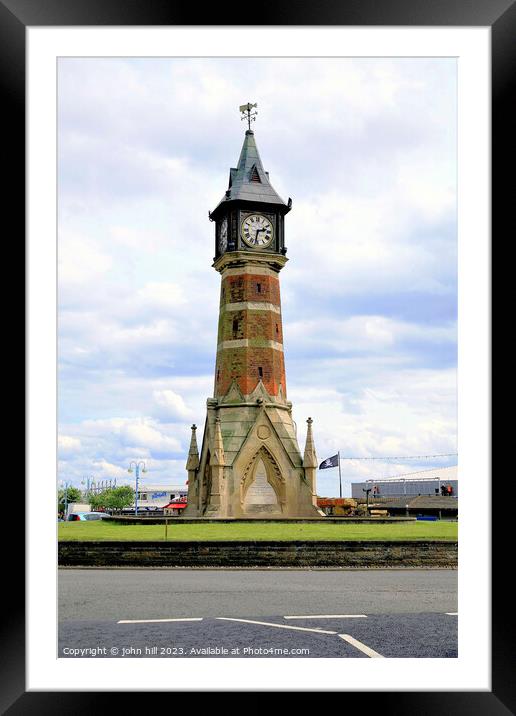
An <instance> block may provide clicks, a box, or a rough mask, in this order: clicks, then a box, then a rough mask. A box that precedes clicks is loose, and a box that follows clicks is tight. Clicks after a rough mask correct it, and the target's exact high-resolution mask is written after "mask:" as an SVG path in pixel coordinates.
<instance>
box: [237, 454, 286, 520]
mask: <svg viewBox="0 0 516 716" xmlns="http://www.w3.org/2000/svg"><path fill="white" fill-rule="evenodd" d="M262 466H263V467H262ZM262 470H263V471H264V472H265V479H266V482H267V484H268V485H269V486H270V488H272V492H273V494H274V502H268V503H267V502H265V503H263V504H264V505H266V506H267V509H268V510H270V509H271V506H274V505H276V506H277V511H278V512H281V511H283V507H284V505H285V503H286V484H285V479H284V477H283V475H282V474H281V470H280V467H279V465H278V463H277V461H276V459H275V457H274V456H273V454H272V453H271V452H270V450H269V449H268V448H267V447H266V446H265V445H262V446H261V447H260V449H259V450H257V451H256V452H255V454H254V455H253V457H252V458H251V460H250V461H249V463H248V465H247V467H246V469H245V470H244V474H243V475H242V478H241V480H240V503H241V505H242V508H243V509H244V511H246V509H245V508H246V505H247V506H248V499H247V498H248V497H249V495H250V493H249V489H250V488H251V487H252V486H253V485H256V483H257V480H263V473H262V472H261V471H262ZM264 487H265V493H266V489H267V486H266V485H264ZM256 509H258V506H257V507H256Z"/></svg>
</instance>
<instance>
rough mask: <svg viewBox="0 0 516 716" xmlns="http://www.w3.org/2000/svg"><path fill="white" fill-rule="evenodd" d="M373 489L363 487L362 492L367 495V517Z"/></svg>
mask: <svg viewBox="0 0 516 716" xmlns="http://www.w3.org/2000/svg"><path fill="white" fill-rule="evenodd" d="M372 489H373V488H372V487H363V488H362V492H365V493H366V515H368V514H369V493H370V492H371V490H372Z"/></svg>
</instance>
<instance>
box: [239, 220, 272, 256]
mask: <svg viewBox="0 0 516 716" xmlns="http://www.w3.org/2000/svg"><path fill="white" fill-rule="evenodd" d="M273 238H274V227H273V225H272V223H271V221H269V219H267V217H266V216H263V214H249V216H246V217H245V219H244V220H243V221H242V239H243V240H244V241H245V243H246V244H247V245H248V246H251V247H252V248H253V249H258V248H265V247H266V246H269V244H270V243H271V241H272V239H273Z"/></svg>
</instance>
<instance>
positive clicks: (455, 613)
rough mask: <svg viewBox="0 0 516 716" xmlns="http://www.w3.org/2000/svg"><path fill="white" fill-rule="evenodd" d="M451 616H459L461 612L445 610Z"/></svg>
mask: <svg viewBox="0 0 516 716" xmlns="http://www.w3.org/2000/svg"><path fill="white" fill-rule="evenodd" d="M445 614H447V615H448V616H449V617H458V616H459V612H445Z"/></svg>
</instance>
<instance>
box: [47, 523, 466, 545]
mask: <svg viewBox="0 0 516 716" xmlns="http://www.w3.org/2000/svg"><path fill="white" fill-rule="evenodd" d="M457 524H458V523H457V522H439V521H437V522H401V523H399V522H398V523H393V524H377V525H375V524H362V525H361V524H352V523H351V524H346V523H345V522H343V523H342V524H335V523H329V524H326V525H325V524H321V523H317V524H307V523H286V524H282V523H281V522H276V523H265V524H264V523H258V524H246V523H238V522H237V523H235V524H231V523H223V524H213V523H211V524H180V523H178V522H176V523H174V522H172V523H170V522H169V525H168V539H169V540H176V541H184V542H188V541H191V542H194V541H195V542H199V541H205V542H209V541H217V540H227V541H235V540H243V541H249V542H252V541H256V540H260V541H263V540H429V539H430V540H433V539H435V540H449V541H456V540H457ZM58 528H59V540H64V541H71V540H114V541H124V540H130V541H134V542H145V541H149V540H164V539H165V526H164V525H123V524H109V523H108V522H100V521H99V522H60V523H58Z"/></svg>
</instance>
